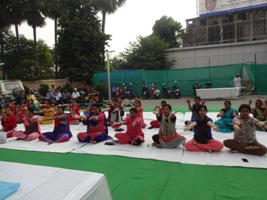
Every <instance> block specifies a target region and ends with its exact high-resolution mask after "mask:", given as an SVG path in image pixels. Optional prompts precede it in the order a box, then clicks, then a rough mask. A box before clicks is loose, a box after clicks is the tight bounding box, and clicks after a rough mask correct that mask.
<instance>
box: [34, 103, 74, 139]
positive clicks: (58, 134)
mask: <svg viewBox="0 0 267 200" xmlns="http://www.w3.org/2000/svg"><path fill="white" fill-rule="evenodd" d="M50 119H54V120H55V127H54V130H53V131H52V132H45V133H42V134H41V135H40V137H39V140H41V141H44V142H48V144H52V143H59V142H66V141H68V140H69V139H70V138H71V137H72V133H71V132H70V124H69V121H68V115H67V114H65V113H64V108H63V107H60V106H58V107H57V113H56V114H55V115H54V116H53V117H50Z"/></svg>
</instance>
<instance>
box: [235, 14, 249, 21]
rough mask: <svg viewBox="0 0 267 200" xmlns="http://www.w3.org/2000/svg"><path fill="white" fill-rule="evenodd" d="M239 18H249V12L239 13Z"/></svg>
mask: <svg viewBox="0 0 267 200" xmlns="http://www.w3.org/2000/svg"><path fill="white" fill-rule="evenodd" d="M237 18H238V20H247V13H245V12H244V13H238V15H237Z"/></svg>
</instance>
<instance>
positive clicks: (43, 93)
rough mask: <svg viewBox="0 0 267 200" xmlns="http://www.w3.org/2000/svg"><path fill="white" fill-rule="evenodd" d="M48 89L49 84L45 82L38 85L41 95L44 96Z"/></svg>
mask: <svg viewBox="0 0 267 200" xmlns="http://www.w3.org/2000/svg"><path fill="white" fill-rule="evenodd" d="M48 89H49V85H47V84H44V83H43V84H41V87H40V93H41V95H42V96H45V95H46V93H47V92H48Z"/></svg>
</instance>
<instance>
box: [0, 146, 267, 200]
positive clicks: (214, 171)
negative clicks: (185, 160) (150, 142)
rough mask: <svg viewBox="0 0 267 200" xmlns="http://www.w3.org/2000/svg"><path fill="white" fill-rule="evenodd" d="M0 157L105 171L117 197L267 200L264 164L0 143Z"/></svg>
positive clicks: (117, 199) (121, 199)
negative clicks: (160, 158)
mask: <svg viewBox="0 0 267 200" xmlns="http://www.w3.org/2000/svg"><path fill="white" fill-rule="evenodd" d="M0 160H1V161H8V162H18V163H24V164H33V165H42V166H51V167H61V168H66V169H73V170H82V171H89V172H97V173H103V174H105V175H106V177H107V180H108V183H109V186H110V190H111V193H112V197H113V199H114V200H157V199H158V200H177V199H181V200H191V199H192V200H202V199H203V200H225V199H231V200H234V199H236V200H239V199H242V200H252V199H257V200H265V199H266V197H267V190H266V185H267V170H265V169H251V168H239V167H218V166H200V165H189V164H181V163H170V162H164V161H156V160H144V159H135V158H126V157H119V156H103V155H88V154H74V153H66V154H57V153H45V152H29V151H18V150H7V149H0ZM0 180H1V177H0ZM63 187H64V186H63Z"/></svg>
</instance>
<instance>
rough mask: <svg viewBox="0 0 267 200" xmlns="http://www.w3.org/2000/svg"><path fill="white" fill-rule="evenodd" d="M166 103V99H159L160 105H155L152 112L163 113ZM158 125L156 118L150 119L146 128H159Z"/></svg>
mask: <svg viewBox="0 0 267 200" xmlns="http://www.w3.org/2000/svg"><path fill="white" fill-rule="evenodd" d="M166 104H167V102H166V101H164V100H163V101H161V103H160V105H161V107H160V106H155V108H154V110H153V113H159V114H160V115H162V114H163V107H164V106H165V105H166ZM159 127H160V124H159V122H158V120H152V121H151V122H150V127H148V129H152V128H159Z"/></svg>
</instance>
